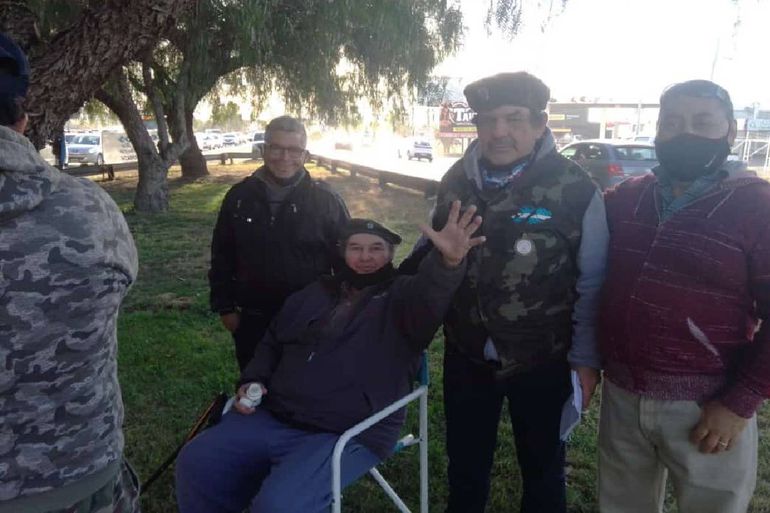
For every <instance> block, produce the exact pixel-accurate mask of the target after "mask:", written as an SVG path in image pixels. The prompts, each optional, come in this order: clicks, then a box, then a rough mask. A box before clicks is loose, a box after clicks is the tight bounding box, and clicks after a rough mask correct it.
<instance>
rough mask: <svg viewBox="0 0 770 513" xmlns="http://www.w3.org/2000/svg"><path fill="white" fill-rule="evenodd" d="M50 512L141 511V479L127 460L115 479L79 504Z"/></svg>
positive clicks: (113, 512) (111, 512)
mask: <svg viewBox="0 0 770 513" xmlns="http://www.w3.org/2000/svg"><path fill="white" fill-rule="evenodd" d="M50 513H141V508H140V506H139V479H138V478H137V476H136V472H134V469H132V468H131V466H130V465H129V464H128V462H127V461H125V460H123V464H122V465H121V469H120V472H119V473H118V475H117V476H115V478H114V479H112V480H110V482H109V483H107V484H106V485H104V486H103V487H102V488H100V489H99V490H97V491H96V492H95V493H94V494H93V495H91V496H90V497H86V498H85V499H83V500H82V501H80V502H78V503H77V504H73V505H72V506H70V507H68V508H65V509H57V510H54V511H51V512H50Z"/></svg>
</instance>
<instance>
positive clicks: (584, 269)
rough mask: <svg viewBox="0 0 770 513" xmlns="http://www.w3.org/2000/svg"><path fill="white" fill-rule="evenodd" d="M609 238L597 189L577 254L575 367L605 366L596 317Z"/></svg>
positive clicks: (585, 217) (572, 356) (572, 360)
mask: <svg viewBox="0 0 770 513" xmlns="http://www.w3.org/2000/svg"><path fill="white" fill-rule="evenodd" d="M609 240H610V234H609V229H608V228H607V213H606V211H605V209H604V200H603V199H602V196H601V193H599V192H598V191H597V192H596V195H594V197H593V199H592V200H591V203H590V204H589V205H588V208H587V209H586V211H585V214H584V215H583V230H582V237H581V240H580V247H579V248H578V254H577V266H578V272H579V275H578V279H577V284H576V289H577V293H578V298H577V300H576V301H575V307H574V310H573V314H572V321H573V324H574V331H573V336H572V347H571V349H570V351H569V354H568V355H567V359H568V360H569V362H570V364H571V365H572V366H573V367H591V368H594V369H600V368H601V361H600V358H599V350H598V347H597V342H596V318H597V315H598V313H599V311H598V309H599V297H600V293H601V288H602V285H603V284H604V275H605V271H606V268H607V247H608V245H609Z"/></svg>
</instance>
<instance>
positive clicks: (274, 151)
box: [265, 144, 305, 159]
mask: <svg viewBox="0 0 770 513" xmlns="http://www.w3.org/2000/svg"><path fill="white" fill-rule="evenodd" d="M265 148H266V149H267V152H268V153H269V154H270V156H272V157H280V156H282V155H283V154H284V152H285V153H287V154H288V155H289V157H291V158H293V159H297V158H300V157H302V156H304V155H305V148H300V147H299V146H288V147H287V146H279V145H277V144H267V145H265Z"/></svg>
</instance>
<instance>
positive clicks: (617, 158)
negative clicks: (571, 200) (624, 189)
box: [559, 140, 658, 190]
mask: <svg viewBox="0 0 770 513" xmlns="http://www.w3.org/2000/svg"><path fill="white" fill-rule="evenodd" d="M559 153H561V154H562V155H563V156H565V157H567V158H569V159H572V160H574V161H575V162H577V163H578V164H580V166H581V167H582V168H583V169H585V170H586V172H588V174H590V175H591V177H592V178H593V179H594V180H596V182H597V183H598V184H599V186H600V187H601V188H602V190H604V189H606V188H607V187H612V186H613V185H615V184H618V183H620V182H622V181H623V180H625V179H626V178H628V177H630V176H636V175H642V174H645V173H649V172H650V171H651V170H652V168H654V167H655V166H657V165H658V158H657V156H656V155H655V146H653V145H652V144H646V143H640V142H639V143H637V142H631V141H618V140H589V141H580V142H576V143H572V144H570V145H568V146H565V147H564V148H562V149H561V150H559Z"/></svg>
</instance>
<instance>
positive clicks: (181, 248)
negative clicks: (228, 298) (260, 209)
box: [103, 162, 770, 513]
mask: <svg viewBox="0 0 770 513" xmlns="http://www.w3.org/2000/svg"><path fill="white" fill-rule="evenodd" d="M254 167H255V163H253V162H252V163H247V164H236V165H231V166H219V165H213V164H209V169H210V170H211V171H212V175H211V176H210V177H208V178H206V179H202V180H199V181H195V182H184V181H181V180H180V179H179V170H178V169H172V172H171V174H170V188H171V211H170V212H169V213H166V214H162V215H154V216H150V215H144V214H137V213H134V212H132V210H131V200H132V195H133V189H134V187H135V185H136V177H135V175H134V176H132V175H131V174H130V173H119V174H118V175H117V179H116V180H115V181H114V182H105V183H103V185H104V187H105V188H106V189H107V190H108V191H109V192H110V194H112V196H113V197H114V198H115V200H116V201H117V202H118V204H119V205H120V206H121V208H123V210H124V212H126V218H127V220H128V222H129V224H130V226H131V230H132V232H133V234H134V237H135V238H136V243H137V246H138V247H139V255H140V273H139V279H138V281H137V283H136V284H135V285H134V287H133V289H132V290H131V292H130V294H129V296H128V298H127V300H126V302H125V303H124V306H123V312H122V315H121V318H120V324H119V339H120V361H119V363H120V380H121V383H122V387H123V398H124V401H125V404H126V423H125V431H126V452H127V455H128V457H129V459H130V460H131V461H132V463H133V464H134V465H135V466H136V468H137V470H138V471H139V473H140V475H141V477H142V479H146V478H147V477H148V476H149V475H150V473H151V472H152V471H153V470H154V469H155V467H156V466H157V465H159V464H160V462H161V461H163V459H164V458H165V457H166V455H168V454H169V453H170V452H171V451H172V450H173V448H174V447H175V446H176V445H177V444H178V443H179V441H180V440H181V438H182V437H183V436H184V434H185V433H186V431H187V429H188V428H189V427H190V426H191V425H192V423H193V421H194V420H195V419H196V418H197V416H198V414H199V413H200V412H201V411H202V409H203V408H204V407H205V405H206V404H207V403H208V401H209V400H210V399H211V398H212V397H213V396H214V395H215V394H216V393H217V392H219V391H222V390H225V391H228V392H229V391H231V388H232V383H233V382H234V381H235V379H236V376H237V366H236V363H235V356H234V352H233V346H232V342H231V339H230V336H229V335H228V334H227V333H226V332H225V330H224V329H223V328H222V327H221V326H220V324H219V321H218V318H216V316H215V315H213V314H211V313H210V312H209V311H208V286H207V282H206V271H207V269H208V261H209V244H210V238H211V232H212V229H213V226H214V222H215V218H216V213H217V211H218V209H219V205H220V202H221V201H222V198H223V196H224V194H225V192H226V191H227V190H228V188H229V187H230V186H231V185H232V184H234V183H236V182H237V181H239V180H241V179H242V178H243V177H245V176H247V174H248V173H249V172H250V171H251V170H253V169H254ZM311 172H312V173H313V174H314V175H315V176H316V177H317V178H321V179H324V180H327V181H328V182H329V183H331V184H332V185H333V186H334V187H335V188H336V189H337V190H338V191H339V192H340V193H341V194H342V196H343V197H344V198H345V200H346V202H347V204H348V207H349V208H350V211H351V214H352V215H353V216H359V217H372V218H374V219H378V220H381V221H383V222H384V223H385V224H387V225H388V226H390V227H392V228H393V229H395V230H396V231H398V232H400V233H401V234H402V235H403V236H404V240H405V242H404V244H402V245H401V247H400V248H399V252H398V255H397V258H396V260H397V261H399V260H400V259H401V258H403V256H405V254H406V253H407V252H408V250H409V248H410V247H411V245H412V243H413V242H414V241H415V240H416V238H417V235H418V230H417V228H416V223H417V222H420V221H422V220H424V219H426V218H427V215H428V211H429V210H430V207H431V204H430V202H428V201H427V200H425V199H424V198H423V196H422V194H420V193H416V192H413V191H409V190H405V189H399V188H389V189H386V190H381V189H380V188H379V187H378V186H377V184H376V183H375V182H373V181H371V180H368V179H366V178H360V177H359V178H356V179H351V178H350V177H348V176H346V175H331V174H329V173H328V172H326V171H325V170H323V169H317V168H312V167H311ZM441 346H442V341H441V337H440V335H439V336H437V338H436V340H435V343H434V344H433V345H432V346H431V355H432V359H431V378H432V380H433V383H434V384H440V383H441V365H440V362H441V353H442V347H441ZM597 413H598V408H597V404H596V403H595V404H594V405H593V407H592V409H591V410H590V412H589V414H588V416H587V419H586V420H585V421H584V422H583V424H582V425H581V426H580V427H579V428H578V429H577V430H576V432H575V434H574V435H573V437H572V440H571V441H570V444H569V452H568V461H569V463H570V466H569V469H568V470H569V473H568V500H569V504H570V511H571V512H575V513H576V512H595V511H597V510H598V508H597V506H596V496H595V495H596V494H595V485H596V464H595V462H596V445H595V442H596V436H595V433H596V421H597ZM416 420H417V419H416V415H414V414H410V416H409V422H410V425H409V426H408V427H409V428H410V429H411V432H414V433H416V432H417V431H416ZM760 428H761V432H760V440H761V444H762V446H761V449H760V471H759V479H758V486H757V491H756V495H755V499H754V503H753V507H752V509H751V511H753V512H770V484H769V483H768V481H770V465H769V464H768V458H770V447H768V445H769V444H770V437H769V436H768V435H770V414H769V413H768V410H767V409H765V410H763V415H762V416H761V419H760ZM443 433H444V416H443V407H442V397H441V386H440V385H434V386H433V387H432V389H431V396H430V438H431V444H430V467H431V471H430V475H431V484H430V489H431V501H430V502H431V510H432V511H435V512H441V511H443V509H444V507H445V500H446V456H445V453H444V436H443ZM511 441H512V440H511V429H510V426H509V425H508V424H507V423H506V422H502V423H501V425H500V433H499V445H498V452H497V455H496V459H495V465H494V468H493V479H494V482H493V487H492V492H491V497H490V505H489V508H488V512H490V513H502V512H511V511H517V509H518V502H519V496H520V485H519V479H518V470H517V466H516V463H515V449H514V448H513V445H512V443H511ZM468 442H469V443H472V441H471V440H469V441H468ZM383 474H384V475H385V476H386V478H388V479H389V480H390V481H391V483H392V484H394V486H395V488H396V489H397V490H399V491H400V492H403V493H402V497H404V498H405V499H406V501H407V503H408V504H410V506H412V507H416V506H417V499H418V497H419V492H418V478H417V476H418V473H417V458H416V451H405V452H404V453H402V454H399V455H398V456H396V457H394V458H393V459H391V460H390V461H388V462H387V463H386V464H385V465H383ZM172 476H173V472H172V469H170V470H169V471H167V473H166V474H165V475H164V476H163V478H161V480H160V481H158V482H157V483H155V485H154V486H153V488H151V489H150V490H149V492H148V494H147V496H146V497H145V498H144V499H143V503H142V507H143V510H144V511H145V513H169V512H174V511H176V506H175V500H174V489H173V480H172ZM343 503H344V509H345V511H348V512H356V513H375V512H376V513H382V512H388V511H397V510H396V509H395V507H393V506H392V505H391V504H390V503H389V502H388V499H387V498H386V497H385V495H384V494H383V492H382V491H381V490H379V488H378V487H376V485H374V483H373V482H372V481H370V480H369V479H364V480H362V481H361V482H359V483H358V484H356V485H354V486H353V487H351V488H350V489H349V490H348V491H346V493H345V500H344V502H343ZM669 511H674V509H673V508H670V510H669Z"/></svg>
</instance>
